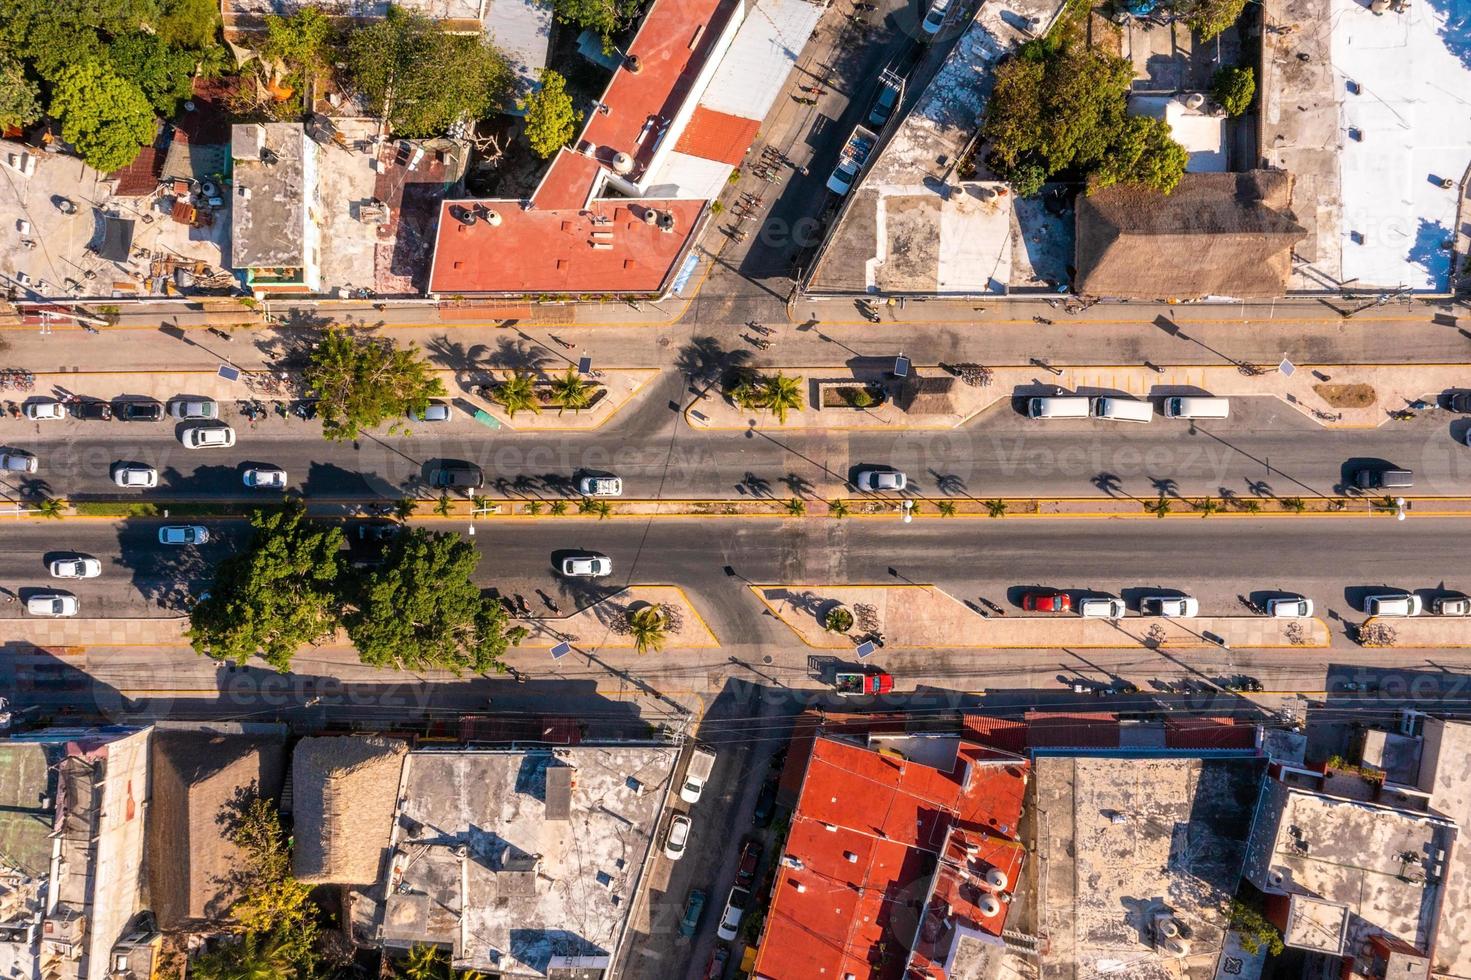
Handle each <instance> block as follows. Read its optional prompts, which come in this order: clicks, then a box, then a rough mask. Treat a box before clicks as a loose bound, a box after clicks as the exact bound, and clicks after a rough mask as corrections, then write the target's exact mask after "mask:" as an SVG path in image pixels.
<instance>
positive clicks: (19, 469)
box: [0, 451, 38, 473]
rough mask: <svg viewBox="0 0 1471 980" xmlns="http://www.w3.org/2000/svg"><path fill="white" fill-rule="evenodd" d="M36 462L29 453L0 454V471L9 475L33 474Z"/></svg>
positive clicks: (12, 452)
mask: <svg viewBox="0 0 1471 980" xmlns="http://www.w3.org/2000/svg"><path fill="white" fill-rule="evenodd" d="M37 465H38V460H37V459H36V457H34V456H32V455H31V454H30V453H23V452H18V451H11V452H8V453H0V470H4V471H8V472H11V473H34V472H36V467H37Z"/></svg>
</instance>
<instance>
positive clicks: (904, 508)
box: [899, 500, 914, 524]
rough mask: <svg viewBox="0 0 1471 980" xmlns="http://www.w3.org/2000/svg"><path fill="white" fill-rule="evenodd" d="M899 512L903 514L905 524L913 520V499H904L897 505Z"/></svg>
mask: <svg viewBox="0 0 1471 980" xmlns="http://www.w3.org/2000/svg"><path fill="white" fill-rule="evenodd" d="M899 513H900V514H902V515H903V517H904V523H905V524H908V523H909V522H910V521H912V520H914V501H912V500H905V501H904V502H903V503H902V504H900V505H899Z"/></svg>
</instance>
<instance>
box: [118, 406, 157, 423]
mask: <svg viewBox="0 0 1471 980" xmlns="http://www.w3.org/2000/svg"><path fill="white" fill-rule="evenodd" d="M114 414H115V415H116V416H117V417H118V418H119V419H121V420H122V421H124V422H157V421H158V420H159V419H161V418H163V405H161V404H159V403H158V402H155V401H135V402H118V403H117V405H116V406H115V407H114Z"/></svg>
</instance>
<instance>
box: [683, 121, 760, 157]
mask: <svg viewBox="0 0 1471 980" xmlns="http://www.w3.org/2000/svg"><path fill="white" fill-rule="evenodd" d="M760 130H761V121H760V120H758V119H746V118H744V117H742V116H732V115H729V114H728V113H724V112H716V111H715V110H714V109H707V108H706V107H705V106H700V107H698V108H697V109H695V114H694V115H693V116H691V117H690V121H689V125H688V126H686V127H685V129H684V133H683V134H681V135H680V137H679V142H678V143H677V144H675V147H674V148H675V149H676V150H678V151H679V152H680V153H688V154H690V155H691V156H697V157H704V158H705V159H706V160H719V161H720V162H721V163H728V164H730V165H731V166H732V167H734V166H736V165H737V164H739V163H740V162H741V161H742V160H744V159H745V158H746V150H748V149H750V147H751V144H752V143H754V142H755V141H756V134H757V133H758V132H760Z"/></svg>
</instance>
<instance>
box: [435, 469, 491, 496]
mask: <svg viewBox="0 0 1471 980" xmlns="http://www.w3.org/2000/svg"><path fill="white" fill-rule="evenodd" d="M429 485H430V486H432V487H434V488H436V489H456V488H460V487H465V488H468V489H471V490H477V489H479V488H480V487H483V486H484V485H485V474H484V473H482V472H481V470H480V467H478V466H476V465H475V464H474V463H441V464H440V465H438V466H436V467H434V469H432V470H430V471H429Z"/></svg>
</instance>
